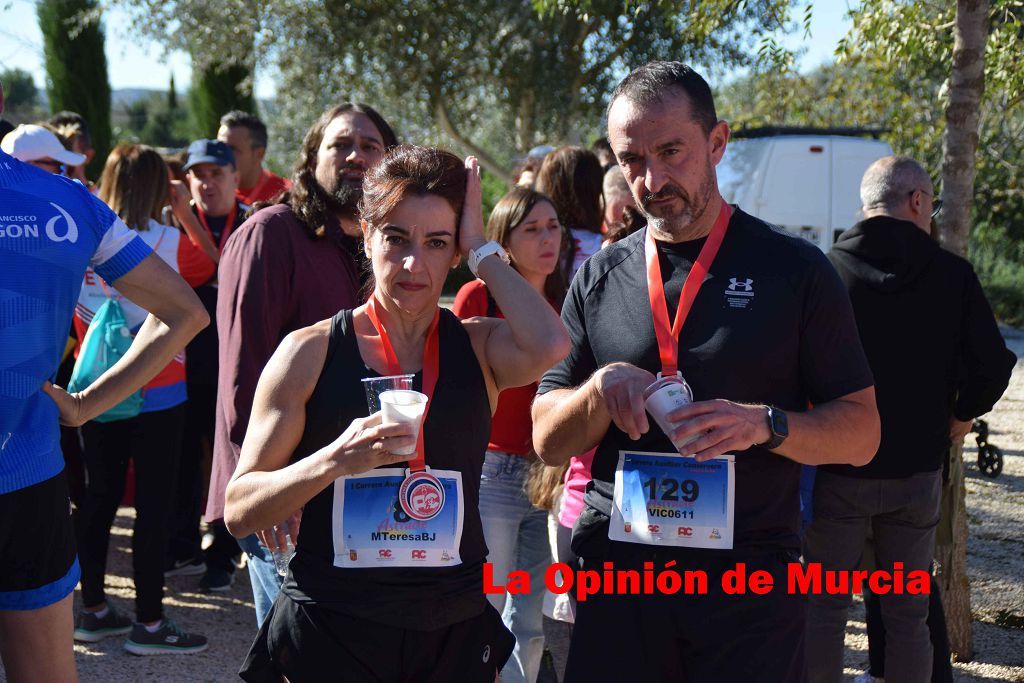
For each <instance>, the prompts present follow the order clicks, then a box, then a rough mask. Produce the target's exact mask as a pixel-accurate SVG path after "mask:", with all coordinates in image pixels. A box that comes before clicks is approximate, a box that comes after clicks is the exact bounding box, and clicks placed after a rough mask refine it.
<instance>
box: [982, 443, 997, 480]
mask: <svg viewBox="0 0 1024 683" xmlns="http://www.w3.org/2000/svg"><path fill="white" fill-rule="evenodd" d="M978 469H979V470H981V473H982V474H984V475H985V476H986V477H990V478H992V479H995V478H996V477H998V476H999V474H1000V473H1001V472H1002V471H1003V452H1002V451H1001V450H999V447H998V446H993V445H992V444H985V445H984V446H982V447H981V448H979V449H978Z"/></svg>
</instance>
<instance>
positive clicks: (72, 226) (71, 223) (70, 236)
mask: <svg viewBox="0 0 1024 683" xmlns="http://www.w3.org/2000/svg"><path fill="white" fill-rule="evenodd" d="M50 206H52V207H53V208H55V209H57V210H58V211H60V216H54V217H53V218H51V219H50V220H49V221H47V222H46V236H47V237H49V238H50V239H51V240H53V241H54V242H71V243H72V244H74V243H75V242H77V241H78V224H77V223H75V219H74V218H72V217H71V214H69V213H68V212H67V211H65V210H64V209H62V208H61V207H59V206H57V205H56V204H54V203H53V202H50ZM61 216H63V217H64V221H65V222H66V223H67V224H68V229H67V230H66V231H65V232H64V234H63V235H58V234H57V230H56V228H57V221H59V220H60V219H61Z"/></svg>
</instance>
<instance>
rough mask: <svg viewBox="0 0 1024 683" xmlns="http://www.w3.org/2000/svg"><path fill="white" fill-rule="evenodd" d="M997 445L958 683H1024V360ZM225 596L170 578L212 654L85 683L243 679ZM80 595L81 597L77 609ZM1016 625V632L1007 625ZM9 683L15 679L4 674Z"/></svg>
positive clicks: (185, 624) (162, 661)
mask: <svg viewBox="0 0 1024 683" xmlns="http://www.w3.org/2000/svg"><path fill="white" fill-rule="evenodd" d="M1003 332H1004V335H1005V337H1006V339H1007V342H1008V344H1009V345H1010V347H1011V348H1012V349H1013V351H1014V352H1015V353H1016V354H1017V356H1018V357H1019V358H1024V330H1014V329H1009V328H1004V330H1003ZM986 419H987V420H988V422H989V426H990V428H991V434H990V440H991V442H993V443H995V444H996V445H998V446H999V447H1000V448H1002V450H1003V454H1004V456H1005V464H1004V467H1003V472H1002V474H1001V475H1000V476H999V477H998V478H997V479H989V478H987V477H984V476H982V475H981V474H980V473H979V472H978V469H977V465H976V464H975V463H976V458H977V453H976V449H975V448H974V446H973V439H971V438H970V437H968V442H969V443H970V444H971V447H970V448H967V449H965V451H964V457H965V459H966V460H967V462H968V467H967V495H968V500H967V506H968V515H969V523H970V534H971V536H970V544H969V547H968V553H969V557H968V571H969V574H970V581H971V605H972V610H973V614H974V620H975V621H974V644H975V659H974V661H972V662H968V663H957V664H956V665H955V670H954V671H955V673H954V678H955V680H956V681H958V682H960V681H964V682H967V681H971V682H974V681H977V682H989V681H1019V682H1024V361H1019V362H1018V363H1017V367H1016V368H1015V370H1014V375H1013V380H1012V381H1011V384H1010V388H1009V390H1008V391H1007V393H1006V395H1005V396H1004V397H1003V399H1002V400H1001V401H1000V402H999V403H998V404H997V405H996V407H995V409H994V410H993V411H992V413H991V414H990V415H988V416H987V418H986ZM133 516H134V511H133V510H131V509H128V508H123V509H122V510H121V511H120V514H119V515H118V518H117V521H116V527H115V529H114V536H113V538H112V539H111V541H112V542H111V557H110V567H109V572H110V573H109V575H108V577H107V581H108V586H109V595H110V596H111V598H112V599H113V601H114V602H115V603H116V604H117V605H118V606H119V607H120V608H121V609H122V610H123V611H126V612H127V613H129V614H130V613H132V607H133V604H132V601H133V599H134V589H133V588H132V585H131V579H130V578H129V577H130V575H131V549H130V544H131V535H130V528H131V523H132V518H133ZM235 576H236V580H235V583H234V586H233V587H232V588H231V590H230V591H228V592H226V593H220V594H217V595H204V594H201V593H199V592H198V590H197V589H196V586H197V583H198V577H195V576H192V577H174V578H171V579H169V580H168V585H167V598H166V600H165V604H166V609H167V613H168V615H169V616H170V617H171V618H172V619H174V620H175V621H176V622H177V623H178V625H179V626H181V627H182V628H184V629H186V630H193V631H198V632H199V633H203V634H205V635H206V636H208V637H209V639H210V648H209V649H208V650H207V651H206V652H204V653H201V654H198V655H189V656H173V657H172V656H164V657H135V656H132V655H130V654H128V653H126V652H124V651H123V650H122V649H121V648H122V644H123V639H122V638H111V639H108V640H106V641H103V642H101V643H98V644H95V645H88V646H85V645H76V646H75V655H76V659H77V660H78V672H79V676H80V678H81V680H82V681H86V682H91V681H111V682H120V681H238V680H240V679H239V678H238V677H237V675H236V672H237V670H238V666H239V664H240V663H241V661H242V659H243V657H244V656H245V653H246V652H247V650H248V647H249V644H250V643H251V642H252V638H253V636H254V635H255V632H256V626H255V617H254V612H253V604H252V593H251V591H250V588H249V576H248V573H247V572H246V571H245V570H242V571H239V572H237V573H236V575H235ZM77 600H78V596H77V594H76V606H77ZM1008 619H1009V620H1010V621H1015V623H1016V628H1010V627H1007V626H1002V625H998V623H997V622H999V623H1005V622H1006V621H1007V620H1008ZM846 645H847V657H846V666H847V668H846V673H847V674H851V675H852V674H857V673H859V672H861V671H863V670H864V669H866V668H867V635H866V633H865V625H864V610H863V604H862V602H861V601H860V599H859V598H857V600H856V601H855V603H854V608H853V610H851V615H850V623H849V625H848V628H847V638H846ZM0 681H6V677H5V676H4V674H3V671H2V670H0Z"/></svg>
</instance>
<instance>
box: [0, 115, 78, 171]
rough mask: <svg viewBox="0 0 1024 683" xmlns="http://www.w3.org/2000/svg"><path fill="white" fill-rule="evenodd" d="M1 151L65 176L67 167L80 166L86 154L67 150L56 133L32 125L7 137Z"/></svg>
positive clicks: (0, 147) (21, 126)
mask: <svg viewBox="0 0 1024 683" xmlns="http://www.w3.org/2000/svg"><path fill="white" fill-rule="evenodd" d="M0 149H2V150H3V151H5V152H7V153H8V154H10V155H11V156H12V157H14V158H15V159H17V160H18V161H24V162H25V163H28V164H32V165H33V166H38V167H39V168H41V169H43V170H44V171H49V172H50V173H56V174H57V175H63V174H64V167H65V166H78V165H79V164H81V163H83V162H84V161H85V155H84V154H78V153H76V152H72V151H70V150H67V149H65V148H64V145H63V144H61V141H60V138H58V137H57V135H56V134H55V133H53V132H52V131H49V130H47V129H46V128H43V127H42V126H34V125H30V124H23V125H20V126H18V127H17V128H15V129H14V130H12V131H11V132H10V133H8V134H7V135H5V136H4V139H3V142H0Z"/></svg>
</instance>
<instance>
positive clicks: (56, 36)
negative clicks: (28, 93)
mask: <svg viewBox="0 0 1024 683" xmlns="http://www.w3.org/2000/svg"><path fill="white" fill-rule="evenodd" d="M37 13H38V16H39V30H40V31H41V32H42V34H43V55H44V61H45V64H46V77H47V78H46V92H47V94H48V96H49V99H50V110H51V112H58V111H61V110H65V109H66V110H70V111H75V112H78V113H79V114H81V115H82V116H84V117H85V120H86V121H87V122H88V124H89V132H90V133H91V136H92V145H93V147H94V148H95V150H96V156H95V157H93V160H92V163H90V164H89V166H88V168H87V169H86V172H87V174H88V175H89V177H90V178H93V179H95V178H97V177H98V176H99V174H100V172H101V171H102V170H103V164H104V161H105V160H106V158H107V153H108V152H109V151H110V143H111V130H110V83H109V82H108V80H107V57H106V53H105V52H104V51H103V29H102V27H101V26H100V17H99V15H100V10H99V5H98V3H97V2H96V0H40V1H39V4H38V5H37Z"/></svg>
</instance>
